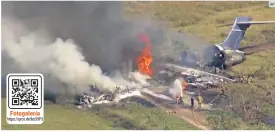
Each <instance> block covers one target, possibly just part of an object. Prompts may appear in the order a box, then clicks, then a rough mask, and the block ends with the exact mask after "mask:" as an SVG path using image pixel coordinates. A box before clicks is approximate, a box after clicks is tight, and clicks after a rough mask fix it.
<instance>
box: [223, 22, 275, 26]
mask: <svg viewBox="0 0 275 132" xmlns="http://www.w3.org/2000/svg"><path fill="white" fill-rule="evenodd" d="M236 24H238V25H251V24H275V21H248V22H237V23H236ZM231 25H234V23H230V24H224V25H220V26H218V27H224V26H231Z"/></svg>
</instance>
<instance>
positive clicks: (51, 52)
mask: <svg viewBox="0 0 275 132" xmlns="http://www.w3.org/2000/svg"><path fill="white" fill-rule="evenodd" d="M49 40H50V39H48V37H47V34H46V32H43V30H39V31H36V32H29V31H28V30H27V29H26V28H25V27H24V26H23V25H21V24H20V21H18V20H15V19H7V18H3V19H2V44H3V46H2V47H3V48H2V51H5V53H7V55H8V56H10V58H12V59H13V61H14V62H15V64H16V65H18V66H19V67H20V68H21V69H22V71H27V72H39V73H43V74H44V76H45V75H50V76H52V77H54V78H57V79H58V80H59V81H61V82H63V83H65V84H68V85H70V86H72V87H74V88H75V90H76V91H78V92H81V91H85V90H87V88H88V87H89V86H90V85H95V86H97V87H98V88H102V89H103V90H107V91H113V90H114V89H115V88H116V86H118V85H119V84H125V85H131V86H134V85H137V84H136V83H131V82H128V81H126V80H124V79H123V78H122V76H121V75H120V74H116V75H115V76H114V77H112V78H111V77H109V76H106V75H104V74H103V73H102V71H101V68H100V67H99V66H96V65H89V63H88V62H86V61H85V58H84V56H83V55H82V53H81V50H80V49H79V48H78V47H77V46H76V44H75V43H74V41H73V40H71V39H68V40H62V39H60V38H57V39H56V40H55V41H54V42H53V43H51V42H50V41H49ZM91 43H92V42H91ZM46 79H47V78H46Z"/></svg>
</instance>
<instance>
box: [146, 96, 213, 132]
mask: <svg viewBox="0 0 275 132" xmlns="http://www.w3.org/2000/svg"><path fill="white" fill-rule="evenodd" d="M142 95H143V97H144V98H145V99H146V100H148V101H150V102H151V103H153V104H154V105H155V106H157V107H159V108H162V109H164V110H166V111H167V112H168V113H171V114H176V115H177V116H179V117H181V118H182V119H184V120H186V121H187V122H188V123H190V124H192V125H194V126H196V127H198V128H200V129H202V130H210V128H208V127H207V126H206V123H205V116H204V114H203V113H202V112H201V111H195V112H194V113H192V110H191V109H190V105H188V104H185V106H182V105H176V104H173V102H171V101H167V100H163V99H159V98H156V97H153V96H151V95H149V94H146V93H142ZM193 115H194V116H195V117H193Z"/></svg>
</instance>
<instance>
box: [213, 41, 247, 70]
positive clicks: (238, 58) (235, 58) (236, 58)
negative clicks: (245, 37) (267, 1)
mask: <svg viewBox="0 0 275 132" xmlns="http://www.w3.org/2000/svg"><path fill="white" fill-rule="evenodd" d="M215 47H217V48H213V49H216V50H217V49H218V50H217V51H216V53H217V54H223V57H224V58H219V59H221V60H223V61H221V62H223V63H224V64H220V65H224V66H225V67H226V68H229V67H231V66H235V65H237V64H240V63H242V62H244V61H245V60H246V57H245V55H244V52H242V51H239V50H232V49H228V48H225V47H222V46H221V45H215ZM214 51H215V50H214ZM218 67H219V66H218ZM226 68H225V69H226Z"/></svg>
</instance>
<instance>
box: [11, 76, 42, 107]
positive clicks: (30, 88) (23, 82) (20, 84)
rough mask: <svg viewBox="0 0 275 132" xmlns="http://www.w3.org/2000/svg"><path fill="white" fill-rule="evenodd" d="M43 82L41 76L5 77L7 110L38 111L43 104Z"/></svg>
mask: <svg viewBox="0 0 275 132" xmlns="http://www.w3.org/2000/svg"><path fill="white" fill-rule="evenodd" d="M43 81H44V80H43V76H42V75H41V74H9V75H7V99H8V100H7V101H8V102H7V103H8V107H9V109H40V108H41V107H42V105H43V102H44V101H43V98H44V97H43V94H44V93H43V85H44V84H43Z"/></svg>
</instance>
